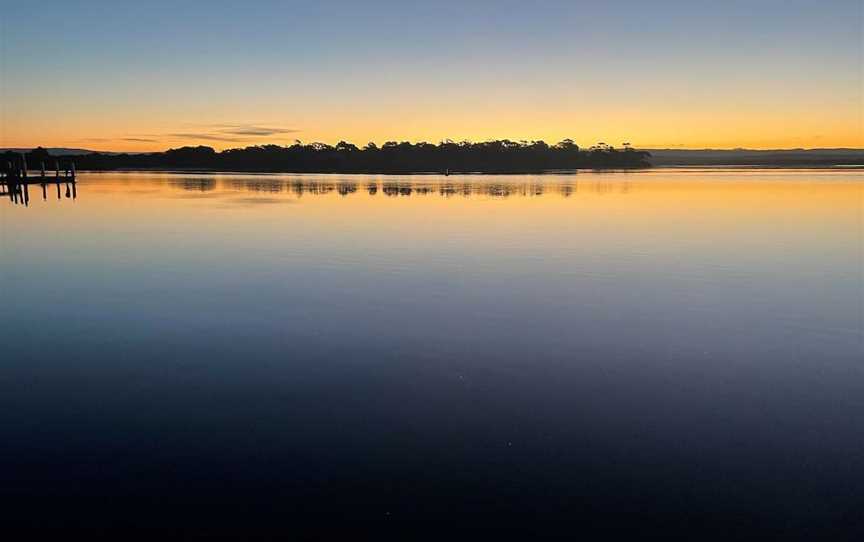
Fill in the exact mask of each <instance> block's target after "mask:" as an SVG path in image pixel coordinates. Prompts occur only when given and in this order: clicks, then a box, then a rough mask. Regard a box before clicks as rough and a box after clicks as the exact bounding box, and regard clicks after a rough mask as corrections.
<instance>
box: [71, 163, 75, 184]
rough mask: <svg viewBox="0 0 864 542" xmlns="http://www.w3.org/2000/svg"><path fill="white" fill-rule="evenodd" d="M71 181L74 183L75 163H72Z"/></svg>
mask: <svg viewBox="0 0 864 542" xmlns="http://www.w3.org/2000/svg"><path fill="white" fill-rule="evenodd" d="M71 166H72V181H73V182H74V181H75V162H72V164H71Z"/></svg>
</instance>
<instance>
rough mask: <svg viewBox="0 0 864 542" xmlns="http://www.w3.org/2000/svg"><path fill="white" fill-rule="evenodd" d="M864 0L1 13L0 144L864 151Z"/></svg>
mask: <svg viewBox="0 0 864 542" xmlns="http://www.w3.org/2000/svg"><path fill="white" fill-rule="evenodd" d="M862 4H864V1H862V0H746V1H742V0H727V1H723V2H717V1H708V0H688V1H677V0H656V1H653V2H644V1H625V0H618V1H606V2H597V1H596V0H595V1H592V2H583V1H577V0H569V1H568V0H547V1H534V2H529V1H521V2H514V1H509V0H499V1H495V2H491V1H485V0H472V1H470V2H466V1H462V2H456V1H449V0H436V1H435V2H413V1H410V2H409V1H403V2H390V1H386V2H384V1H382V2H376V1H371V0H370V1H368V2H338V1H331V2H310V1H308V0H307V1H304V2H293V1H268V0H257V1H256V2H238V1H218V0H213V1H208V2H199V1H193V0H189V1H182V2H181V1H177V0H174V1H172V2H162V1H155V0H154V1H148V2H117V1H116V0H112V1H98V0H94V1H78V0H64V1H40V2H24V1H14V2H13V1H12V0H0V147H30V146H36V145H42V146H45V147H75V148H88V149H97V150H110V151H150V150H163V149H167V148H171V147H179V146H183V145H199V144H200V145H208V146H212V147H215V148H217V149H224V148H233V147H244V146H248V145H253V144H279V145H287V144H292V143H293V142H294V141H295V140H301V141H303V142H306V143H309V142H315V141H320V142H325V143H331V144H333V143H336V142H338V141H340V140H346V141H351V142H353V143H355V144H358V145H362V144H365V143H366V142H369V141H374V142H376V143H378V144H381V143H383V142H385V141H391V140H395V141H403V140H408V141H430V142H438V141H441V140H443V139H452V140H456V141H461V140H471V141H484V140H490V139H505V138H506V139H512V140H536V139H543V140H545V141H547V142H550V143H553V142H557V141H560V140H562V139H565V138H570V139H573V140H574V141H576V142H577V143H579V144H580V145H582V146H589V145H592V144H595V143H597V142H600V141H602V142H606V143H610V144H612V145H616V146H618V145H620V144H621V143H623V142H625V141H626V142H630V143H632V144H633V146H635V147H641V148H663V147H670V148H709V147H710V148H736V147H746V148H799V147H804V148H811V147H823V148H824V147H864V137H862V121H864V113H862V101H864V97H862V79H864V77H862V50H864V37H862V26H864V19H862V9H864V8H862Z"/></svg>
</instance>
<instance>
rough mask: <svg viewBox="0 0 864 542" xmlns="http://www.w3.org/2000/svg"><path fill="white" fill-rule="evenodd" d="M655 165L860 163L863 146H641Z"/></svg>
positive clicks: (863, 156) (811, 164) (863, 162)
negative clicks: (773, 148)
mask: <svg viewBox="0 0 864 542" xmlns="http://www.w3.org/2000/svg"><path fill="white" fill-rule="evenodd" d="M645 150H646V151H648V152H650V153H651V157H650V158H649V161H650V162H651V164H652V165H655V166H775V167H796V166H798V167H808V166H810V167H814V166H839V165H864V149H775V150H752V149H729V150H726V149H645Z"/></svg>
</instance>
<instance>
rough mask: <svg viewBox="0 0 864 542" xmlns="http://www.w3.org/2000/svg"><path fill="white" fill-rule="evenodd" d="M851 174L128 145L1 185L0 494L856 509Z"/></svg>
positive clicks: (544, 512)
mask: <svg viewBox="0 0 864 542" xmlns="http://www.w3.org/2000/svg"><path fill="white" fill-rule="evenodd" d="M862 189H864V183H862V175H861V174H859V173H855V172H843V171H834V172H829V171H754V170H749V171H740V170H739V171H734V170H729V171H719V170H718V171H672V170H665V171H664V170H655V171H650V172H641V173H606V174H595V173H579V174H576V175H569V176H485V177H484V176H477V177H471V176H464V177H463V176H450V177H438V176H416V177H378V176H320V175H317V176H316V175H307V176H296V175H277V176H269V175H261V176H249V175H207V174H132V173H128V174H82V175H81V176H80V182H79V183H78V186H77V190H76V194H75V196H76V199H72V197H68V198H67V197H66V189H65V187H63V188H62V190H61V194H60V199H59V200H58V199H57V193H56V190H55V189H54V187H49V188H48V190H47V194H46V195H47V201H43V200H42V194H41V189H40V188H38V187H31V188H30V194H29V196H30V198H29V206H28V207H25V206H23V205H20V204H19V205H16V204H14V203H13V202H11V201H9V200H8V199H5V196H4V199H3V200H0V293H2V297H0V333H2V339H3V344H2V349H0V360H2V361H0V428H2V441H0V498H2V501H3V507H2V514H3V521H4V524H5V525H7V526H27V525H39V526H42V527H49V528H50V527H54V528H68V527H78V528H93V529H98V528H111V527H118V526H119V527H128V528H134V529H163V528H178V529H186V530H188V531H189V532H193V533H205V534H206V533H248V532H255V533H265V532H272V531H275V530H290V529H293V528H297V527H298V526H301V525H302V526H304V527H306V528H321V529H325V530H326V529H333V528H338V527H339V526H340V525H345V524H348V525H357V524H363V523H365V522H373V523H374V522H388V523H398V522H403V521H415V520H420V521H428V520H431V521H442V522H451V524H452V525H460V524H465V523H474V524H486V525H501V524H502V522H503V523H510V522H520V523H525V524H528V523H531V522H533V521H536V520H541V521H542V525H543V526H544V528H546V529H548V528H550V526H553V525H554V526H556V528H561V529H564V526H565V525H566V524H565V523H564V522H571V523H570V524H569V525H570V527H567V528H572V529H573V532H574V534H575V533H578V532H580V530H584V529H585V528H586V527H588V526H590V527H593V528H617V527H621V526H631V527H636V528H640V529H641V528H644V527H660V528H662V529H665V530H679V529H690V530H693V531H691V532H695V531H699V530H701V529H706V528H710V529H711V530H712V531H714V532H716V530H717V529H731V530H733V531H738V532H749V531H756V530H760V531H764V530H769V531H776V532H783V533H786V534H790V533H791V534H800V533H808V532H809V533H816V532H824V531H833V532H834V533H835V534H844V535H849V536H852V535H853V534H854V533H856V532H857V533H861V532H862V526H864V520H862V516H864V513H862V509H864V508H862V506H864V348H862V327H864V324H862V310H864V271H862V251H864V248H862V205H864V200H862V193H864V192H862ZM70 196H71V193H70ZM558 522H560V523H558Z"/></svg>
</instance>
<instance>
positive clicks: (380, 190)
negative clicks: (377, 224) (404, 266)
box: [169, 178, 632, 198]
mask: <svg viewBox="0 0 864 542" xmlns="http://www.w3.org/2000/svg"><path fill="white" fill-rule="evenodd" d="M169 183H170V184H171V186H173V187H175V188H179V189H181V190H186V191H193V192H205V191H213V190H216V189H217V188H219V187H220V186H221V187H223V188H228V189H231V190H235V191H237V190H243V191H247V192H257V193H270V194H274V193H284V194H291V195H293V196H295V197H298V198H300V197H303V196H305V195H313V196H324V195H329V194H338V195H339V196H341V197H348V196H351V195H353V194H355V193H357V192H358V191H359V190H360V189H361V188H362V190H363V191H365V192H366V194H368V195H369V196H373V197H375V196H378V195H379V194H380V195H383V196H386V197H388V198H400V197H411V196H439V197H442V198H452V197H461V198H473V197H485V198H511V197H519V198H530V197H539V196H547V195H554V196H560V197H563V198H569V197H571V196H573V195H575V194H577V193H578V192H579V191H580V190H588V191H590V192H592V193H597V194H605V193H620V194H626V193H628V192H629V191H630V190H631V189H632V187H631V185H630V183H629V182H628V181H626V180H624V181H622V180H621V179H616V181H615V182H604V181H592V182H584V183H579V182H577V181H576V180H575V179H573V180H566V181H562V182H548V181H545V180H542V179H538V180H536V181H500V180H494V181H487V180H485V179H481V180H477V179H472V180H470V181H465V182H450V181H440V180H431V181H430V180H423V179H410V180H398V179H397V180H389V179H388V180H381V181H377V180H371V181H364V182H362V183H358V182H356V181H352V180H329V179H314V178H309V179H306V178H301V179H278V178H274V179H268V178H232V179H228V180H218V181H217V180H215V179H182V180H170V181H169Z"/></svg>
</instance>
